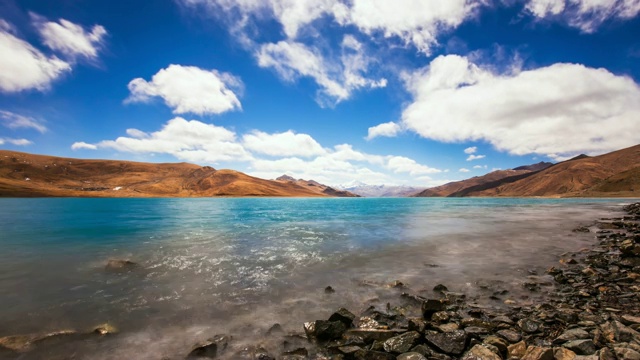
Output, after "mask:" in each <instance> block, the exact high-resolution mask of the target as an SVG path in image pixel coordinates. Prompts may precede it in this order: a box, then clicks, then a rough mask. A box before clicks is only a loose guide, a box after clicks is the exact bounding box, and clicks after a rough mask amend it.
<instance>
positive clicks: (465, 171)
mask: <svg viewBox="0 0 640 360" xmlns="http://www.w3.org/2000/svg"><path fill="white" fill-rule="evenodd" d="M458 171H459V172H461V173H468V172H469V171H471V170H469V169H465V168H460V170H458Z"/></svg>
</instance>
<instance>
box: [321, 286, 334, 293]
mask: <svg viewBox="0 0 640 360" xmlns="http://www.w3.org/2000/svg"><path fill="white" fill-rule="evenodd" d="M334 292H336V291H335V290H334V289H333V288H332V287H331V286H327V287H326V288H324V293H325V294H333V293H334Z"/></svg>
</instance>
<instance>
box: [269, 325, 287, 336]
mask: <svg viewBox="0 0 640 360" xmlns="http://www.w3.org/2000/svg"><path fill="white" fill-rule="evenodd" d="M278 335H284V329H283V328H282V325H280V324H278V323H275V324H273V325H272V326H271V327H270V328H269V330H267V336H278Z"/></svg>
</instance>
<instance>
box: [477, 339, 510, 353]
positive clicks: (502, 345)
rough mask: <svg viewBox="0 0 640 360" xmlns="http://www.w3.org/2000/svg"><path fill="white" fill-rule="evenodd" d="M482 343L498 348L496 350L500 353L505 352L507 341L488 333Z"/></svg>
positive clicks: (507, 345)
mask: <svg viewBox="0 0 640 360" xmlns="http://www.w3.org/2000/svg"><path fill="white" fill-rule="evenodd" d="M483 343H485V344H489V345H493V346H495V347H496V348H498V351H500V353H501V354H505V355H506V354H507V348H508V347H509V343H508V342H507V341H506V340H504V339H502V338H499V337H497V336H494V335H490V336H487V337H486V338H485V339H484V341H483Z"/></svg>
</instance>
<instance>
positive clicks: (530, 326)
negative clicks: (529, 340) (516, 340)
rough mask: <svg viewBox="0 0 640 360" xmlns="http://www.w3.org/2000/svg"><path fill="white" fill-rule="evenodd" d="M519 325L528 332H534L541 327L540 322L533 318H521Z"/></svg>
mask: <svg viewBox="0 0 640 360" xmlns="http://www.w3.org/2000/svg"><path fill="white" fill-rule="evenodd" d="M518 326H519V327H520V329H522V331H524V332H526V333H528V334H533V333H535V332H536V331H538V330H539V329H540V323H539V322H537V321H535V320H531V319H520V320H519V321H518Z"/></svg>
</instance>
